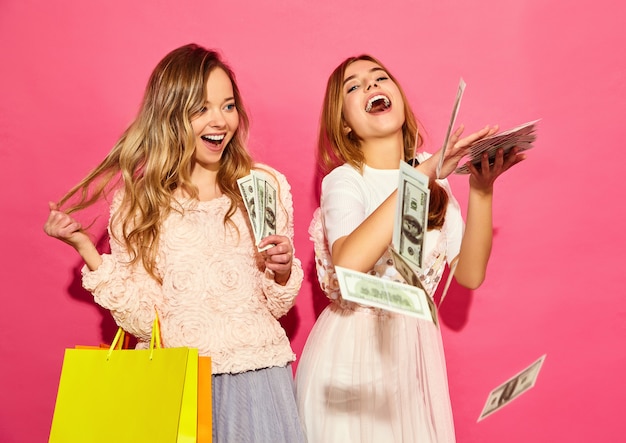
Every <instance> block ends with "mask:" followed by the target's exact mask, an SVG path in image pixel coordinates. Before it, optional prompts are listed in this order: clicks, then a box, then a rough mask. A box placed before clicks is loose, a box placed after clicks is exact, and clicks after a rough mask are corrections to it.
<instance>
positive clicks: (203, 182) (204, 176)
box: [191, 167, 222, 201]
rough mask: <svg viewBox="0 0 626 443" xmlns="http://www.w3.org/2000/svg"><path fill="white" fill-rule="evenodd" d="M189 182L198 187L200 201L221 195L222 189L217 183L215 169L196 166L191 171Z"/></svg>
mask: <svg viewBox="0 0 626 443" xmlns="http://www.w3.org/2000/svg"><path fill="white" fill-rule="evenodd" d="M191 182H192V183H193V184H194V185H196V187H197V188H198V200H200V201H209V200H213V199H215V198H218V197H221V196H222V190H221V189H220V187H219V185H218V184H217V171H211V170H207V169H203V168H198V167H196V168H194V170H193V172H192V173H191Z"/></svg>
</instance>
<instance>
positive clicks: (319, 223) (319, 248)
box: [309, 208, 340, 300]
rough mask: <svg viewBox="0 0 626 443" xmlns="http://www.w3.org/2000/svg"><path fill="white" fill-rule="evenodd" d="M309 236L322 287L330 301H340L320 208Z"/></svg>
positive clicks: (312, 223)
mask: <svg viewBox="0 0 626 443" xmlns="http://www.w3.org/2000/svg"><path fill="white" fill-rule="evenodd" d="M309 235H310V239H311V240H312V241H313V247H314V249H315V268H316V270H317V279H318V281H319V283H320V287H321V288H322V291H324V293H325V294H326V296H327V297H328V298H329V299H330V300H338V299H339V296H340V292H339V282H338V281H337V275H336V273H335V267H334V266H333V262H332V259H331V255H330V251H329V250H328V243H327V241H326V236H325V234H324V220H323V219H322V211H321V209H320V208H317V209H316V210H315V212H314V213H313V220H311V224H310V226H309Z"/></svg>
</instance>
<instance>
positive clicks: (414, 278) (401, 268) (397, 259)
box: [388, 246, 438, 325]
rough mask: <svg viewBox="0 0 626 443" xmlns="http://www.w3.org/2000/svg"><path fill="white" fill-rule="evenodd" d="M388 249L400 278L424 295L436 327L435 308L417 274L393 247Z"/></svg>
mask: <svg viewBox="0 0 626 443" xmlns="http://www.w3.org/2000/svg"><path fill="white" fill-rule="evenodd" d="M388 249H389V254H390V255H391V259H392V260H393V266H394V268H396V270H397V271H398V273H399V274H400V275H401V276H402V278H403V279H404V281H406V282H407V284H409V285H411V286H415V287H416V288H418V289H421V290H422V291H424V293H425V294H426V302H427V303H428V309H429V310H430V315H431V317H432V320H433V323H435V325H437V324H438V320H437V307H436V305H435V302H434V300H433V299H432V297H431V296H430V294H429V293H428V291H427V290H426V288H424V286H423V285H422V281H421V280H420V278H419V275H418V273H417V272H416V270H415V269H414V268H413V267H412V266H411V265H410V264H409V263H408V262H407V261H406V260H405V259H404V258H403V257H402V256H401V255H400V254H398V252H397V251H396V250H395V249H393V247H391V246H390V247H389V248H388Z"/></svg>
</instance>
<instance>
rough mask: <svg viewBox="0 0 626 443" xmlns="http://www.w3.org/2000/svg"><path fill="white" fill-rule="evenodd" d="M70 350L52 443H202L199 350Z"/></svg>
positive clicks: (154, 338) (154, 339)
mask: <svg viewBox="0 0 626 443" xmlns="http://www.w3.org/2000/svg"><path fill="white" fill-rule="evenodd" d="M122 335H123V331H122V330H121V329H120V330H118V333H117V335H116V337H115V340H114V341H113V343H112V344H111V347H110V348H109V349H66V350H65V357H64V359H63V368H62V370H61V378H60V381H59V390H58V393H57V399H56V404H55V408H54V416H53V419H52V427H51V429H50V438H49V443H78V442H80V443H87V442H88V443H105V442H106V443H112V442H116V443H125V442H128V443H131V442H132V443H137V442H150V443H175V442H176V443H196V438H197V417H198V350H197V349H192V348H161V344H160V334H159V324H158V319H156V318H155V321H154V324H153V331H152V339H151V342H150V349H146V350H134V349H132V350H131V349H122V350H117V349H115V348H116V345H117V343H118V341H119V340H120V338H121V336H122ZM155 345H156V346H155Z"/></svg>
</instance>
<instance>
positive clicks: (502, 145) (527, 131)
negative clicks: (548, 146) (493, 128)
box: [454, 120, 539, 174]
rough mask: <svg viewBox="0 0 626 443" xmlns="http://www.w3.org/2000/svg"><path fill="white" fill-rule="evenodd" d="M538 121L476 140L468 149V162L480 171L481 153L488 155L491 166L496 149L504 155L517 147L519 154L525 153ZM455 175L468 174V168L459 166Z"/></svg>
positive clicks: (533, 138)
mask: <svg viewBox="0 0 626 443" xmlns="http://www.w3.org/2000/svg"><path fill="white" fill-rule="evenodd" d="M538 122H539V120H534V121H531V122H528V123H524V124H523V125H520V126H517V127H515V128H513V129H509V130H508V131H504V132H500V133H498V134H494V135H492V136H489V137H485V138H483V139H482V140H478V141H477V142H475V143H474V144H473V145H472V146H471V147H470V153H469V161H470V163H472V164H473V165H474V166H476V167H477V168H478V169H479V170H480V165H481V159H482V156H483V153H485V152H486V153H487V154H488V155H489V164H493V162H494V161H495V158H496V152H497V151H498V149H503V150H504V155H506V154H508V153H509V151H510V150H511V149H513V148H514V147H516V146H517V147H518V149H519V152H521V151H526V150H527V149H531V148H532V147H533V142H534V141H535V140H536V138H537V136H536V134H535V130H536V126H537V123H538ZM454 172H455V173H457V174H469V168H468V167H467V165H466V164H464V165H463V166H460V167H458V168H456V169H455V171H454Z"/></svg>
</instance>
